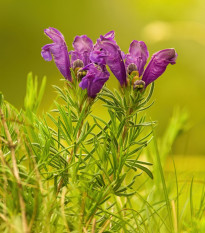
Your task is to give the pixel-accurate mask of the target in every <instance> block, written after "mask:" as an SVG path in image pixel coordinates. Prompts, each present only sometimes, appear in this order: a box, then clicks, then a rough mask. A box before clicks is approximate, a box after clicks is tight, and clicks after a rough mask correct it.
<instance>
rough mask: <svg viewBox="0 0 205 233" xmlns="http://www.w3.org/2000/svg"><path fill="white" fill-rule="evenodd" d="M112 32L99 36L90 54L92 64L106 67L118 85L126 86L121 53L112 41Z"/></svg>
mask: <svg viewBox="0 0 205 233" xmlns="http://www.w3.org/2000/svg"><path fill="white" fill-rule="evenodd" d="M114 36H115V35H114V31H111V32H108V33H107V34H105V35H104V36H102V35H101V36H100V38H99V39H98V40H97V43H96V44H95V45H94V47H93V50H92V52H91V54H90V59H91V61H92V62H94V63H97V64H102V65H108V66H109V68H110V70H111V71H112V73H113V74H114V75H115V77H116V78H117V79H118V80H119V82H120V84H121V85H122V86H123V85H126V70H125V64H124V61H123V53H122V52H121V50H120V48H119V46H118V45H117V43H116V41H115V40H114Z"/></svg>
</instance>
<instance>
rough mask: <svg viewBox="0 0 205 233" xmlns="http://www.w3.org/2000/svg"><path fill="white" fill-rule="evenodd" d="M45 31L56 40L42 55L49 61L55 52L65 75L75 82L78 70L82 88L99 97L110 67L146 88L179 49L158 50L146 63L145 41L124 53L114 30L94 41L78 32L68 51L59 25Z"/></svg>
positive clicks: (138, 87)
mask: <svg viewBox="0 0 205 233" xmlns="http://www.w3.org/2000/svg"><path fill="white" fill-rule="evenodd" d="M44 32H45V34H46V35H47V36H48V37H50V39H52V40H53V43H52V44H47V45H45V46H43V48H42V52H41V55H42V57H43V58H44V59H45V60H46V61H51V60H52V56H53V59H54V61H55V63H56V66H57V68H58V69H59V71H60V72H61V73H62V75H63V76H64V77H65V78H66V79H67V80H69V81H70V82H72V75H71V69H73V70H74V72H75V74H76V76H77V78H78V81H79V82H80V83H79V86H80V87H81V88H82V89H87V94H88V96H89V97H91V98H95V97H96V95H97V94H98V93H99V92H100V90H101V89H102V87H103V85H104V84H105V82H106V81H107V80H108V79H109V76H110V74H109V72H108V71H107V69H106V66H108V67H109V68H110V70H111V71H112V73H113V74H114V76H115V77H116V78H117V79H118V81H119V82H120V85H121V86H122V87H126V86H127V85H128V84H129V81H128V80H129V79H128V76H130V75H131V76H132V82H131V85H132V86H133V88H134V89H136V90H141V91H143V90H145V88H146V87H147V86H148V85H149V84H150V83H152V82H153V81H155V80H156V79H157V78H158V77H160V76H161V75H162V74H163V73H164V71H165V70H166V67H167V65H168V64H175V61H176V58H177V53H176V51H175V49H173V48H170V49H164V50H160V51H158V52H156V53H155V54H153V56H152V57H151V60H150V62H149V63H148V65H147V67H146V68H144V67H145V65H146V63H147V60H148V57H149V52H148V50H147V46H146V44H145V43H144V42H143V41H137V40H133V41H132V43H131V44H130V48H129V53H128V54H124V52H122V51H121V49H120V47H119V46H118V45H117V42H116V41H115V33H114V31H110V32H108V33H107V34H105V35H104V36H102V35H101V36H100V38H98V39H97V42H96V43H95V44H94V45H93V42H92V40H91V39H90V38H89V37H87V36H86V35H82V36H76V37H75V39H74V41H73V48H74V50H73V51H70V52H69V51H68V49H67V45H66V42H65V39H64V36H63V35H62V34H61V32H59V31H58V30H57V29H55V28H52V27H49V28H48V29H45V31H44Z"/></svg>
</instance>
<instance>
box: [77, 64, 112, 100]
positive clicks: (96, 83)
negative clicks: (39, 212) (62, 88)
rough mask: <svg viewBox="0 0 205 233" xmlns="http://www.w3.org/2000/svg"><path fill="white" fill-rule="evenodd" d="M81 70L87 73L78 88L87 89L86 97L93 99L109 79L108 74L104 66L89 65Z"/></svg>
mask: <svg viewBox="0 0 205 233" xmlns="http://www.w3.org/2000/svg"><path fill="white" fill-rule="evenodd" d="M83 70H86V71H87V74H86V76H85V77H84V78H83V79H82V81H81V82H80V84H79V86H80V87H81V88H82V89H85V88H86V89H87V93H88V96H89V97H91V98H95V97H96V95H97V93H99V92H100V90H101V89H102V87H103V85H104V83H105V82H106V81H107V80H108V79H109V76H110V74H109V72H108V71H107V69H106V67H105V66H104V65H101V66H99V65H96V64H93V63H90V64H89V65H87V66H85V67H84V68H83Z"/></svg>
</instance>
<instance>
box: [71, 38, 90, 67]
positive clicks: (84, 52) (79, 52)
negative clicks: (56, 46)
mask: <svg viewBox="0 0 205 233" xmlns="http://www.w3.org/2000/svg"><path fill="white" fill-rule="evenodd" d="M73 48H74V51H70V52H69V53H70V54H71V63H72V66H73V62H74V61H76V60H78V59H79V60H81V61H82V62H83V64H84V66H86V65H88V64H89V63H90V52H91V50H92V48H93V42H92V40H91V39H90V38H88V37H87V36H86V35H83V36H76V37H75V39H74V41H73Z"/></svg>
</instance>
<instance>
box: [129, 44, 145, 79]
mask: <svg viewBox="0 0 205 233" xmlns="http://www.w3.org/2000/svg"><path fill="white" fill-rule="evenodd" d="M148 57H149V52H148V50H147V46H146V44H145V43H144V42H143V41H137V40H133V41H132V43H131V44H130V48H129V53H128V54H126V60H125V66H126V69H127V67H128V66H129V65H130V64H135V65H136V66H137V69H138V72H139V76H141V75H142V73H143V71H144V66H145V64H146V63H147V59H148Z"/></svg>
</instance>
